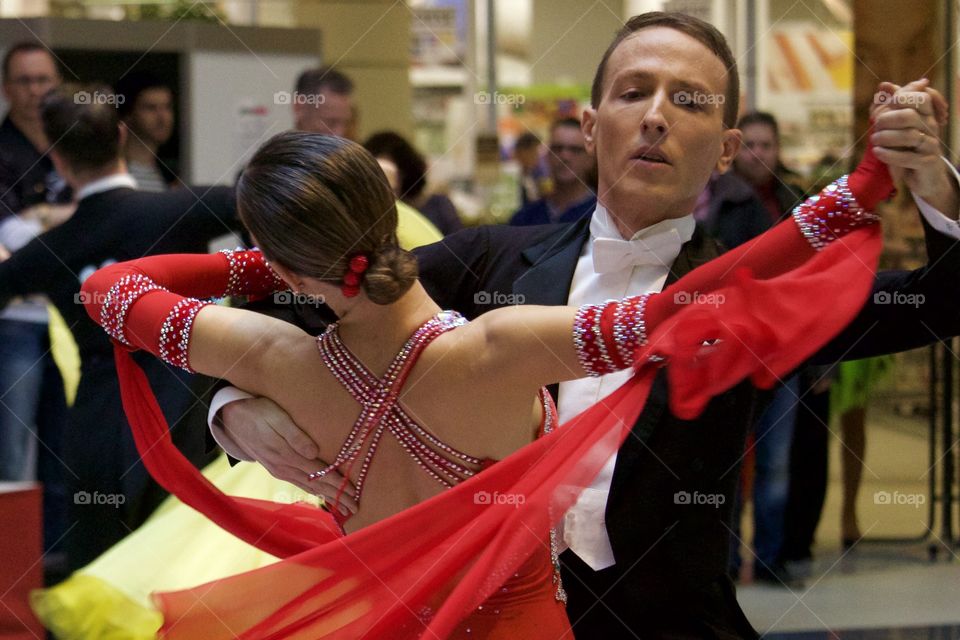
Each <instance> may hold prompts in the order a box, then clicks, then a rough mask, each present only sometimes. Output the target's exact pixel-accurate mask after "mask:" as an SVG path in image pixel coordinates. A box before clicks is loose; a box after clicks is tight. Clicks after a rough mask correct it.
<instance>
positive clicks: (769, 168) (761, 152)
mask: <svg viewBox="0 0 960 640" xmlns="http://www.w3.org/2000/svg"><path fill="white" fill-rule="evenodd" d="M742 132H743V145H742V146H741V147H740V151H739V152H738V153H737V158H736V160H735V161H734V166H735V169H736V171H737V173H738V174H740V175H741V176H743V177H744V178H746V179H747V180H748V181H749V182H750V183H751V184H756V185H762V184H766V183H768V182H770V180H772V179H773V177H774V172H775V171H776V170H777V156H779V154H780V145H779V144H777V137H776V135H775V134H774V132H773V127H771V126H770V125H767V124H763V123H762V122H756V123H754V124H748V125H747V126H745V127H744V128H743V130H742Z"/></svg>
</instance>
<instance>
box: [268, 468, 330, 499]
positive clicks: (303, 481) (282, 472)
mask: <svg viewBox="0 0 960 640" xmlns="http://www.w3.org/2000/svg"><path fill="white" fill-rule="evenodd" d="M260 464H262V465H263V468H264V469H266V470H267V472H268V473H269V474H270V475H272V476H273V477H274V478H276V479H277V480H283V481H284V482H289V483H290V484H292V485H294V486H295V487H297V488H298V489H300V490H301V491H303V492H305V493H307V494H310V495H320V494H319V493H317V491H316V490H315V489H316V487H314V486H313V485H311V484H310V482H309V481H308V480H307V476H305V475H304V474H303V473H302V472H301V471H300V470H299V469H295V468H293V467H288V466H286V465H283V464H271V463H268V462H261V463H260ZM281 497H282V496H273V499H274V500H278V499H280V498H281ZM321 497H322V496H321ZM285 501H287V500H285Z"/></svg>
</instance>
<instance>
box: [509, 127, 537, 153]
mask: <svg viewBox="0 0 960 640" xmlns="http://www.w3.org/2000/svg"><path fill="white" fill-rule="evenodd" d="M539 146H540V138H538V137H537V135H536V134H535V133H530V132H529V131H526V132H524V133H521V134H520V137H519V138H517V141H516V142H515V143H514V145H513V148H514V149H533V148H535V147H539Z"/></svg>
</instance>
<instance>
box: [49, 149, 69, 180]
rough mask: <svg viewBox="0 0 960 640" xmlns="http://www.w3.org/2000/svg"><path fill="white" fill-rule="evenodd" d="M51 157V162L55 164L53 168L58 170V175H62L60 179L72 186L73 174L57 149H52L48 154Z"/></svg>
mask: <svg viewBox="0 0 960 640" xmlns="http://www.w3.org/2000/svg"><path fill="white" fill-rule="evenodd" d="M47 155H48V156H49V157H50V161H51V162H53V168H54V169H56V171H57V173H58V174H60V177H61V178H63V179H64V181H66V182H67V184H71V175H72V174H71V172H70V167H69V165H67V163H66V162H65V161H64V159H63V156H61V155H60V152H59V151H57V150H56V148H55V147H51V148H50V151H49V153H48V154H47Z"/></svg>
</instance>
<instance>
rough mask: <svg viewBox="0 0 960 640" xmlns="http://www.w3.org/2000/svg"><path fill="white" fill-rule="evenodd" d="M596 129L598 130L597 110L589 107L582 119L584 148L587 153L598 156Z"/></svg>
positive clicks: (581, 128)
mask: <svg viewBox="0 0 960 640" xmlns="http://www.w3.org/2000/svg"><path fill="white" fill-rule="evenodd" d="M596 128H597V110H596V109H594V108H593V107H587V108H586V109H584V110H583V117H582V118H580V131H581V132H582V133H583V146H584V147H586V149H587V153H589V154H590V155H592V156H593V155H596V150H597V142H596Z"/></svg>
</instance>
